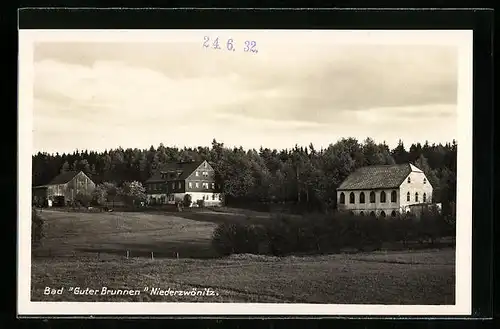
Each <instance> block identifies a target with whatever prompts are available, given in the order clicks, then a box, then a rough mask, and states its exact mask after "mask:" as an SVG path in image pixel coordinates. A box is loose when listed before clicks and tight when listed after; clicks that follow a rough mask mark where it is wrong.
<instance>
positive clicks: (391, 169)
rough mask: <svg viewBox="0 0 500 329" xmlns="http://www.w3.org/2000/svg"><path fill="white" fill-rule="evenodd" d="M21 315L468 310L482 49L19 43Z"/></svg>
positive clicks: (232, 40)
mask: <svg viewBox="0 0 500 329" xmlns="http://www.w3.org/2000/svg"><path fill="white" fill-rule="evenodd" d="M19 72H20V73H19V177H18V179H19V183H18V184H19V186H18V188H19V203H18V204H19V206H18V208H19V209H18V211H19V220H18V225H19V234H18V239H19V247H18V248H19V250H18V252H19V259H20V261H19V264H18V268H19V271H18V273H19V277H18V294H19V295H18V299H19V301H18V303H19V304H18V306H19V314H23V313H25V314H82V315H83V314H120V315H132V314H156V315H161V314H166V315H168V314H184V315H190V314H194V315H199V314H205V315H216V314H239V315H244V314H263V315H273V314H281V315H283V314H290V315H294V314H296V315H301V314H302V315H309V314H318V315H359V314H368V315H392V314H400V315H441V314H443V315H463V314H469V313H470V310H471V262H472V260H471V257H472V256H471V255H472V252H471V251H472V249H471V227H472V225H471V223H472V206H471V205H472V192H471V191H472V190H471V185H472V169H471V168H472V134H471V131H472V89H471V88H472V32H471V31H460V30H455V31H445V30H439V31H430V30H429V31H424V30H420V31H419V30H414V31H412V30H405V31H398V30H390V31H389V30H387V31H383V30H379V31H363V30H357V31H349V30H342V31H341V30H337V31H334V30H332V31H327V30H314V31H313V30H310V31H309V30H147V31H146V30H20V32H19Z"/></svg>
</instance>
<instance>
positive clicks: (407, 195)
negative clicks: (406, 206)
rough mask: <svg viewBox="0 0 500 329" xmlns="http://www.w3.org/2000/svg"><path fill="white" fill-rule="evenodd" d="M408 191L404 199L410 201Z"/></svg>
mask: <svg viewBox="0 0 500 329" xmlns="http://www.w3.org/2000/svg"><path fill="white" fill-rule="evenodd" d="M410 198H411V197H410V192H408V193H406V201H410Z"/></svg>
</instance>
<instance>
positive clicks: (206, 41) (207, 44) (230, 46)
mask: <svg viewBox="0 0 500 329" xmlns="http://www.w3.org/2000/svg"><path fill="white" fill-rule="evenodd" d="M238 46H239V47H240V48H239V49H242V50H243V51H244V52H246V53H254V54H257V53H258V52H259V51H258V49H257V42H255V41H250V40H246V41H245V42H244V43H243V44H242V45H238ZM238 46H237V44H236V42H235V41H234V40H233V39H227V40H220V39H219V37H215V38H214V39H210V37H208V36H205V37H204V38H203V48H206V49H215V50H222V49H225V50H227V51H236V50H237V49H238Z"/></svg>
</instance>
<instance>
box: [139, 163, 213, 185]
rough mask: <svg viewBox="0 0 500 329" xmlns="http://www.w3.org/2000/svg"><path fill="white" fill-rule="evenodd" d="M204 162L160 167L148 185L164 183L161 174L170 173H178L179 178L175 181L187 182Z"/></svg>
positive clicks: (147, 181) (171, 164) (168, 164)
mask: <svg viewBox="0 0 500 329" xmlns="http://www.w3.org/2000/svg"><path fill="white" fill-rule="evenodd" d="M203 162H205V161H194V162H171V163H166V164H164V165H162V166H160V168H158V169H157V170H156V171H155V172H154V174H153V175H152V176H151V177H150V178H149V179H148V180H146V183H152V182H164V181H165V179H163V178H162V177H161V174H162V173H168V172H176V173H178V176H177V177H176V178H175V180H185V179H186V178H188V177H189V175H191V174H192V173H193V171H195V170H196V168H198V167H199V166H201V164H202V163H203Z"/></svg>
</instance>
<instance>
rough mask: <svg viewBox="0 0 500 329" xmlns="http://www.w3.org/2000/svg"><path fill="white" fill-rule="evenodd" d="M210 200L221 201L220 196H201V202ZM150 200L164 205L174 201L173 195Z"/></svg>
mask: <svg viewBox="0 0 500 329" xmlns="http://www.w3.org/2000/svg"><path fill="white" fill-rule="evenodd" d="M210 199H212V201H216V200H222V196H221V195H219V196H217V195H216V194H212V196H210V195H204V196H203V200H205V201H209V200H210ZM152 200H155V202H160V203H164V201H165V200H167V201H175V195H173V194H170V195H168V196H167V197H165V196H162V197H159V198H153V199H152Z"/></svg>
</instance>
